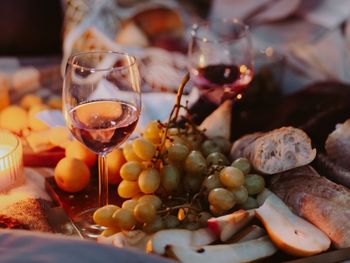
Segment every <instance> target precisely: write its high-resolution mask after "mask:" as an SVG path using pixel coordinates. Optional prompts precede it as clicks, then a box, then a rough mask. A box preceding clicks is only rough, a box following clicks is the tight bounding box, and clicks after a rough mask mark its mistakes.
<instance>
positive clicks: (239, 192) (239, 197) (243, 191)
mask: <svg viewBox="0 0 350 263" xmlns="http://www.w3.org/2000/svg"><path fill="white" fill-rule="evenodd" d="M232 193H233V194H234V195H235V197H236V203H237V204H243V203H245V202H246V201H247V199H248V191H247V188H245V187H244V186H243V185H241V186H240V187H237V188H234V189H232Z"/></svg>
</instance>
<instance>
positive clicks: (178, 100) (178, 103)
mask: <svg viewBox="0 0 350 263" xmlns="http://www.w3.org/2000/svg"><path fill="white" fill-rule="evenodd" d="M189 80H190V74H189V73H188V72H187V74H186V75H185V77H184V78H183V79H182V81H181V85H180V87H179V89H178V90H177V94H176V104H175V107H174V109H175V116H174V118H173V119H172V121H173V122H176V120H177V117H178V116H179V112H180V108H181V98H182V94H183V91H184V89H185V86H186V83H187V82H188V81H189ZM170 118H171V115H170Z"/></svg>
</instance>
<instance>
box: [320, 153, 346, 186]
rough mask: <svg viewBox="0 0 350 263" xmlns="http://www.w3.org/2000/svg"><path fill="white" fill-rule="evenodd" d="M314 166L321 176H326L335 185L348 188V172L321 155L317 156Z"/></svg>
mask: <svg viewBox="0 0 350 263" xmlns="http://www.w3.org/2000/svg"><path fill="white" fill-rule="evenodd" d="M315 165H316V169H317V171H319V172H320V174H321V175H323V176H326V177H327V178H328V179H330V180H332V181H333V182H335V183H337V184H342V185H344V186H346V187H347V188H350V170H347V169H346V168H344V167H342V166H340V165H339V164H337V163H336V162H334V161H333V160H331V159H330V158H329V157H328V156H327V155H325V154H322V153H318V154H317V156H316V162H315Z"/></svg>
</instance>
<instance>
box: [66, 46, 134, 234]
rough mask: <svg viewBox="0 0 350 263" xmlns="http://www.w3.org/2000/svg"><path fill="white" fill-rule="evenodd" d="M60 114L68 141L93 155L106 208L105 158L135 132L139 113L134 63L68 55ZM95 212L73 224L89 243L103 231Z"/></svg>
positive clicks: (119, 56)
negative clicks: (61, 113)
mask: <svg viewBox="0 0 350 263" xmlns="http://www.w3.org/2000/svg"><path fill="white" fill-rule="evenodd" d="M62 99H63V112H64V116H65V120H66V124H67V126H68V128H69V130H70V131H71V133H72V134H73V136H74V137H75V138H76V139H77V140H79V141H80V142H81V143H83V144H84V145H86V146H87V147H88V148H89V149H90V150H92V151H93V152H95V153H97V154H98V173H99V191H98V200H99V207H101V206H104V205H106V204H108V168H107V157H106V156H107V154H108V153H109V152H111V151H112V150H113V149H115V148H116V147H118V146H119V145H120V144H122V143H123V142H124V141H125V140H126V139H127V138H128V137H129V136H130V134H131V133H132V132H133V131H134V129H135V126H136V124H137V122H138V119H139V115H140V109H141V92H140V75H139V71H138V67H137V64H136V59H135V58H134V57H132V56H130V55H128V54H124V53H117V52H112V51H95V52H83V53H78V54H75V55H72V56H71V57H70V58H69V60H68V62H67V67H66V71H65V77H64V83H63V95H62ZM96 209H97V207H96V208H91V209H88V210H86V211H83V212H82V213H80V214H79V215H77V216H76V217H75V218H73V221H74V222H75V223H76V225H77V226H78V227H79V228H80V230H81V232H82V234H83V235H84V236H86V237H90V238H93V237H95V236H96V235H98V234H99V233H100V232H101V230H102V228H101V227H100V226H97V225H94V223H93V220H92V215H93V213H94V211H95V210H96Z"/></svg>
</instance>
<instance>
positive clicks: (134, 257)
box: [0, 229, 175, 263]
mask: <svg viewBox="0 0 350 263" xmlns="http://www.w3.org/2000/svg"><path fill="white" fill-rule="evenodd" d="M0 251H1V256H0V262H6V263H20V262H23V263H41V262H42V263H62V262H64V263H80V262H81V263H94V262H96V263H100V262H104V263H109V262H110V263H112V262H113V263H114V262H128V263H139V262H144V263H167V262H168V263H171V262H175V261H173V260H170V259H167V258H164V257H160V256H156V255H151V254H146V253H144V252H142V251H136V250H135V249H134V250H132V249H126V248H123V249H120V248H116V247H112V246H108V245H102V244H99V243H96V242H94V241H88V240H80V239H77V238H73V237H68V236H63V235H57V234H55V235H53V234H47V233H34V232H29V231H23V230H13V229H11V230H7V229H2V230H0Z"/></svg>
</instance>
